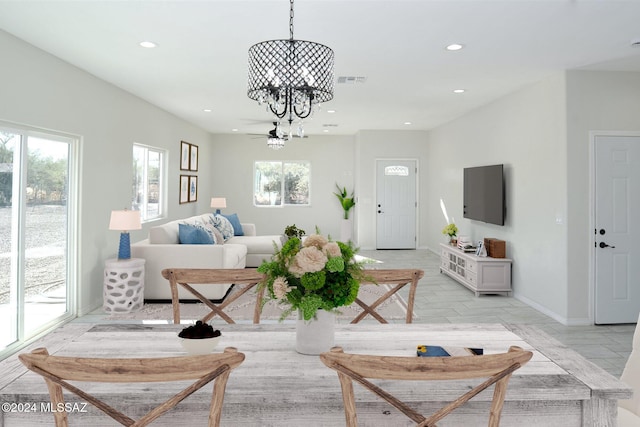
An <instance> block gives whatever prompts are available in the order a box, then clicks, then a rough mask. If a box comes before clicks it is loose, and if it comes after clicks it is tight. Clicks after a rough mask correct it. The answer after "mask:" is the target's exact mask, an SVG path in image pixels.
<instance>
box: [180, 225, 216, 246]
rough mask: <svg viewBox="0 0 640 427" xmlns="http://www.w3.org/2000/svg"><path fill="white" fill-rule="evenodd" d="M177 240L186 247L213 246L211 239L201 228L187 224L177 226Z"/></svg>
mask: <svg viewBox="0 0 640 427" xmlns="http://www.w3.org/2000/svg"><path fill="white" fill-rule="evenodd" d="M178 238H179V239H180V243H182V244H186V245H213V237H212V236H211V234H209V232H208V231H207V230H206V229H205V228H203V227H198V226H195V225H189V224H178Z"/></svg>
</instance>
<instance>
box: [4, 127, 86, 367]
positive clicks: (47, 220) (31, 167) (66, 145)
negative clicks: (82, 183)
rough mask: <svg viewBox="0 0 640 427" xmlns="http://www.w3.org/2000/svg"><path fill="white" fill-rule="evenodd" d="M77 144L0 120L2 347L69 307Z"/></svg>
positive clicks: (59, 318) (57, 318)
mask: <svg viewBox="0 0 640 427" xmlns="http://www.w3.org/2000/svg"><path fill="white" fill-rule="evenodd" d="M75 145H76V140H75V139H74V138H70V137H66V136H61V135H56V134H45V133H43V132H35V131H33V130H28V129H10V128H8V127H7V128H3V127H2V126H1V124H0V322H1V324H2V325H6V326H7V327H5V326H3V327H2V328H0V355H1V354H2V353H4V352H6V351H7V350H8V349H10V348H12V347H15V346H19V345H20V344H21V343H23V342H24V341H26V340H28V339H29V338H31V337H33V336H35V335H37V334H38V333H40V332H42V331H44V330H46V329H48V328H50V327H51V326H53V325H55V324H57V323H59V322H61V321H62V320H64V319H65V318H68V317H71V316H72V315H73V314H75V313H73V309H72V307H74V305H73V304H72V302H73V299H74V295H75V292H73V291H74V290H75V286H74V284H75V280H74V277H75V275H73V274H71V272H72V271H74V265H73V258H74V257H72V256H70V254H72V253H74V250H73V249H74V245H73V244H72V242H73V235H74V233H73V232H72V230H74V229H75V227H72V223H73V221H72V219H73V218H74V215H72V212H71V209H72V206H73V203H70V201H71V200H72V199H73V198H72V197H70V196H71V192H73V191H75V190H74V185H72V182H73V180H72V177H73V162H72V161H71V160H72V159H73V156H72V153H73V152H74V149H75Z"/></svg>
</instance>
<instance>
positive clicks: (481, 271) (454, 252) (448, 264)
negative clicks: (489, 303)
mask: <svg viewBox="0 0 640 427" xmlns="http://www.w3.org/2000/svg"><path fill="white" fill-rule="evenodd" d="M440 273H444V274H446V275H448V276H450V277H452V278H453V279H455V280H456V281H458V282H460V283H462V284H463V285H464V286H466V287H467V288H469V289H471V290H472V291H473V292H475V294H476V296H478V295H480V294H497V293H506V294H507V295H510V294H511V260H510V259H508V258H490V257H479V256H476V255H475V254H474V253H468V252H464V251H462V250H460V249H458V248H456V247H454V246H451V245H447V244H444V243H441V244H440Z"/></svg>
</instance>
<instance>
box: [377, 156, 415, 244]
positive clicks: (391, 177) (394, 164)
mask: <svg viewBox="0 0 640 427" xmlns="http://www.w3.org/2000/svg"><path fill="white" fill-rule="evenodd" d="M416 173H417V165H416V161H415V160H378V161H377V162H376V179H377V180H376V212H377V213H376V215H377V217H376V218H377V220H376V223H377V233H376V248H377V249H415V248H416V209H417V208H416Z"/></svg>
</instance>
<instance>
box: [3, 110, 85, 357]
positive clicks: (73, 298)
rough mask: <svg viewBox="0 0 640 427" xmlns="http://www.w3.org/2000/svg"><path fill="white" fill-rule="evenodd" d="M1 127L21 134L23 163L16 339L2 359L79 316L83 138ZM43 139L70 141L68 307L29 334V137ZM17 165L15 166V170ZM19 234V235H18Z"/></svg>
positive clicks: (17, 197)
mask: <svg viewBox="0 0 640 427" xmlns="http://www.w3.org/2000/svg"><path fill="white" fill-rule="evenodd" d="M0 130H1V131H4V132H8V133H13V134H15V135H18V136H19V137H20V143H19V145H20V146H19V147H18V148H17V149H18V151H19V153H18V154H17V155H16V154H14V161H16V160H17V161H18V162H19V163H20V165H19V167H18V176H14V177H13V183H12V188H13V195H12V209H17V210H18V212H17V213H16V212H15V211H13V212H12V213H11V216H12V218H11V240H12V242H11V272H12V273H11V274H12V275H13V274H14V273H16V274H17V277H16V278H12V279H11V280H10V284H9V286H10V292H11V297H10V298H11V300H10V304H15V305H14V306H13V307H12V308H11V310H12V313H13V314H14V315H15V316H16V318H15V319H13V320H15V323H13V322H12V326H13V325H15V327H16V328H17V329H16V337H15V338H16V339H15V341H14V342H12V343H10V344H8V345H7V346H5V347H4V348H0V360H2V359H3V358H5V357H6V356H8V355H9V354H12V353H14V352H15V351H16V350H18V349H20V348H22V347H24V346H26V345H27V344H29V343H30V342H32V341H34V340H35V339H37V338H39V337H40V336H42V335H44V334H45V333H48V332H49V331H51V330H52V329H54V328H55V327H57V326H59V325H61V324H62V323H65V322H66V321H68V320H70V319H73V318H75V317H76V316H77V292H78V277H79V274H78V268H79V262H78V247H79V245H78V242H79V233H78V227H79V222H78V211H79V209H78V207H79V204H78V199H79V198H78V195H79V194H80V180H79V170H80V167H79V165H80V162H79V159H80V148H81V141H82V138H81V137H79V136H76V135H71V134H65V133H62V132H55V131H49V130H41V129H37V128H33V127H29V126H23V125H16V124H13V123H7V122H3V121H0ZM30 137H31V138H43V139H48V140H53V141H59V142H62V143H66V144H68V157H67V174H68V175H67V185H68V190H67V200H66V207H67V209H66V213H67V217H66V227H67V234H66V241H65V243H66V246H65V252H66V259H65V261H66V277H65V279H66V286H65V288H66V289H65V291H66V304H65V305H66V309H65V311H64V313H63V314H62V315H60V316H57V317H55V318H53V319H51V320H49V321H46V322H44V323H43V324H42V325H39V326H38V327H37V328H35V329H34V330H32V331H29V334H28V335H27V334H26V332H25V318H24V313H25V292H24V290H25V289H24V288H25V267H24V266H25V251H24V249H18V248H24V247H25V235H26V233H25V230H24V228H25V224H26V218H27V208H28V207H27V197H26V179H27V173H28V171H27V157H28V144H29V138H30ZM15 169H16V168H15V167H14V170H15ZM16 234H17V236H16Z"/></svg>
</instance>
